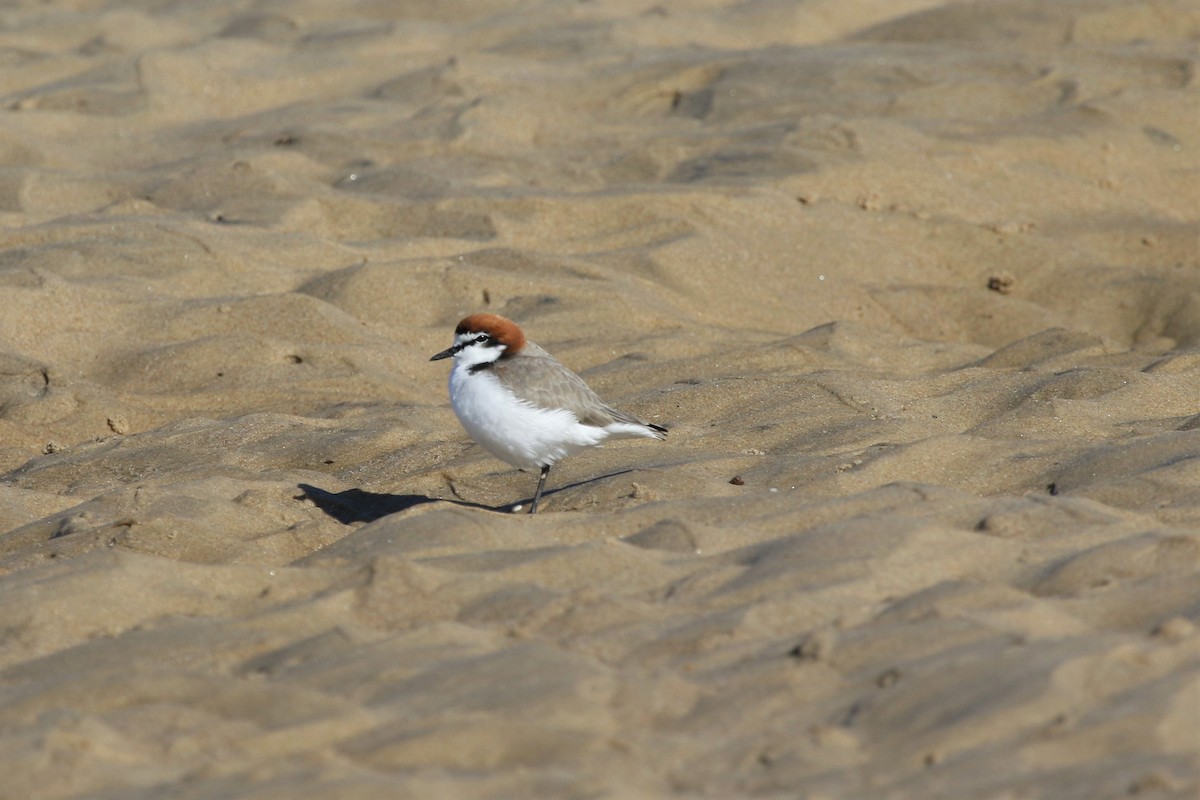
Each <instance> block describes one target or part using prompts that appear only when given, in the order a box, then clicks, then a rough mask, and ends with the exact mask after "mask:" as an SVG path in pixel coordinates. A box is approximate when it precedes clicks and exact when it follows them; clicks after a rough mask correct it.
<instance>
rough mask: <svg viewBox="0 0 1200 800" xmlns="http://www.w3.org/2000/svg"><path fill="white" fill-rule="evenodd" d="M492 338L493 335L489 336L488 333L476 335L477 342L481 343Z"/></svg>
mask: <svg viewBox="0 0 1200 800" xmlns="http://www.w3.org/2000/svg"><path fill="white" fill-rule="evenodd" d="M491 338H492V337H490V336H488V335H487V334H486V333H481V334H479V335H478V336H476V337H475V341H477V342H480V343H484V342H487V341H489V340H490V339H491Z"/></svg>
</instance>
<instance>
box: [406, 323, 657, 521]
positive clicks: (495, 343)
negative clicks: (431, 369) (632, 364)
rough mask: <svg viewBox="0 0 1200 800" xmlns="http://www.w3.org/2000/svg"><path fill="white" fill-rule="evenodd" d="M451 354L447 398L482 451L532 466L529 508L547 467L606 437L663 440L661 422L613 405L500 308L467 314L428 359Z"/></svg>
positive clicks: (537, 495)
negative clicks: (533, 481) (495, 311)
mask: <svg viewBox="0 0 1200 800" xmlns="http://www.w3.org/2000/svg"><path fill="white" fill-rule="evenodd" d="M445 358H453V359H454V367H453V369H452V370H451V371H450V405H451V407H452V408H453V409H454V414H455V416H457V417H458V421H459V422H460V423H462V426H463V428H465V429H466V431H467V433H468V434H469V435H470V436H471V438H472V439H474V440H475V441H476V442H477V443H478V444H479V445H480V446H481V447H482V448H483V449H484V450H486V451H488V452H489V453H491V454H492V455H493V456H495V457H496V458H498V459H500V460H501V461H504V462H506V463H508V464H512V465H513V466H514V467H520V468H521V469H538V470H540V471H541V474H540V476H539V477H538V484H537V491H536V492H534V495H533V502H532V503H530V505H529V513H530V514H536V513H537V508H538V502H539V501H540V500H541V498H542V490H543V489H544V488H545V487H546V476H547V475H549V474H550V468H551V467H553V466H554V465H555V464H557V463H558V462H559V461H560V460H562V459H563V458H565V457H566V456H569V455H571V454H572V453H577V452H579V451H580V450H584V449H586V448H588V447H599V446H600V444H601V443H602V442H604V441H606V440H608V439H630V438H638V437H645V438H647V439H665V438H666V436H667V429H666V428H664V427H662V426H660V425H655V424H653V423H650V422H646V421H644V420H641V419H638V418H637V417H635V416H633V415H632V414H627V413H625V412H624V411H618V410H617V409H615V408H613V407H612V406H609V405H607V404H605V403H604V401H603V400H601V399H600V398H599V397H598V396H597V395H596V393H595V392H593V391H592V390H591V388H590V387H589V386H588V385H587V383H586V382H584V380H583V378H581V377H579V376H578V375H576V374H575V373H574V372H572V371H571V370H569V369H567V368H566V367H565V366H563V365H562V364H561V363H559V362H558V361H557V360H556V359H555V358H554V357H553V356H551V355H550V354H549V353H547V352H546V351H545V350H543V349H542V348H541V347H539V346H537V345H536V344H534V343H533V342H531V341H529V340H528V339H526V338H525V333H524V332H523V331H522V330H521V328H520V326H518V325H517V323H515V322H513V321H512V320H511V319H508V318H506V317H502V316H500V315H499V314H471V315H470V316H467V317H464V318H463V319H462V320H461V321H460V322H459V323H458V325H457V326H456V327H455V329H454V344H453V345H451V346H450V347H448V348H446V349H445V350H443V351H442V352H440V353H438V354H436V355H434V356H433V357H431V358H430V359H429V360H430V361H440V360H442V359H445Z"/></svg>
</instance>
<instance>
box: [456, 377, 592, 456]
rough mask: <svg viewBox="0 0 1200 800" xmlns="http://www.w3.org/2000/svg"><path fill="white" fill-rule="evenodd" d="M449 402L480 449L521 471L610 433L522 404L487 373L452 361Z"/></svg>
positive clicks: (562, 411)
mask: <svg viewBox="0 0 1200 800" xmlns="http://www.w3.org/2000/svg"><path fill="white" fill-rule="evenodd" d="M450 405H451V406H452V407H453V408H454V413H455V414H456V415H457V416H458V420H459V422H461V423H462V426H463V427H464V428H465V429H466V431H467V433H469V434H470V435H471V438H472V439H474V440H475V441H476V442H478V443H479V446H480V447H482V448H483V449H484V450H487V451H488V452H489V453H491V454H492V455H494V456H495V457H496V458H498V459H500V460H501V461H506V462H508V463H509V464H512V465H513V466H515V467H523V468H525V469H532V468H538V467H543V466H550V465H553V464H554V463H555V462H557V461H558V460H559V459H562V458H563V457H565V456H568V455H570V454H571V453H575V452H578V451H580V450H583V449H584V448H587V447H592V446H594V445H597V444H599V443H600V442H602V441H604V440H605V439H607V438H608V435H609V434H608V431H606V430H605V429H604V428H597V427H595V426H594V425H582V424H580V422H579V420H578V419H576V417H575V415H574V414H572V413H571V412H570V411H567V410H566V409H561V408H559V409H544V408H537V407H535V406H533V405H530V404H529V403H525V402H522V401H520V400H518V399H517V398H516V396H515V395H514V394H513V393H512V392H511V391H509V390H508V389H507V388H505V386H504V385H503V384H502V383H501V382H500V379H499V378H497V377H496V376H495V375H494V374H492V373H491V372H490V371H488V370H480V371H478V372H476V373H474V374H472V373H471V371H470V367H469V366H468V365H466V364H457V363H456V364H455V366H454V369H453V370H452V371H451V372H450Z"/></svg>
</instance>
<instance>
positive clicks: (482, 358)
mask: <svg viewBox="0 0 1200 800" xmlns="http://www.w3.org/2000/svg"><path fill="white" fill-rule="evenodd" d="M477 336H478V334H475V333H463V334H459V335H458V336H457V337H456V339H455V344H459V345H463V348H462V349H461V350H459V351H458V352H457V353H455V354H454V363H455V364H458V365H460V366H463V367H468V368H469V367H474V366H478V365H480V364H494V363H496V361H498V360H499V358H500V356H502V355H504V350H505V349H506V348H505V346H504V345H502V344H499V343H498V342H494V341H492V342H486V343H485V342H477V341H475V339H476V337H477Z"/></svg>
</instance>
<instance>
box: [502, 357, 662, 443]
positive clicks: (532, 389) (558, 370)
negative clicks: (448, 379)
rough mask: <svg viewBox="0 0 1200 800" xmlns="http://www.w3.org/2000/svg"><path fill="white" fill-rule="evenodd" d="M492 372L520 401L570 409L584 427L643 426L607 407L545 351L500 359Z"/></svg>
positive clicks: (573, 374)
mask: <svg viewBox="0 0 1200 800" xmlns="http://www.w3.org/2000/svg"><path fill="white" fill-rule="evenodd" d="M525 349H526V350H529V349H531V345H526V346H525ZM538 350H541V348H538ZM493 369H494V370H495V372H496V374H497V376H499V377H500V378H501V380H503V381H505V383H507V384H508V385H509V388H511V389H512V390H513V393H514V394H516V395H517V397H518V398H520V399H521V400H524V401H526V402H528V403H532V404H533V405H535V406H538V407H540V408H566V409H569V410H570V411H571V412H572V413H573V414H574V415H575V416H576V417H578V418H579V421H580V422H582V423H583V424H584V425H595V426H597V427H603V426H605V425H608V424H609V423H611V422H613V421H614V420H620V421H622V422H641V420H638V419H636V418H635V417H632V416H630V415H628V414H625V413H623V412H620V411H617V410H615V409H612V408H609V407H608V406H606V405H605V404H604V402H603V401H602V400H601V399H600V398H599V397H598V396H597V395H596V393H595V392H593V391H592V390H591V388H590V387H589V386H588V385H587V384H586V383H584V382H583V378H581V377H579V376H578V375H576V374H575V373H574V372H571V371H570V370H569V369H567V368H566V367H564V366H563V365H562V364H560V363H558V361H556V360H554V358H553V357H551V356H550V355H547V354H545V351H544V350H542V351H541V353H537V352H536V351H535V352H534V353H531V354H529V355H526V354H525V353H522V354H521V355H519V356H516V357H514V358H508V359H501V360H500V361H499V362H497V363H496V366H495V367H493Z"/></svg>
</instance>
